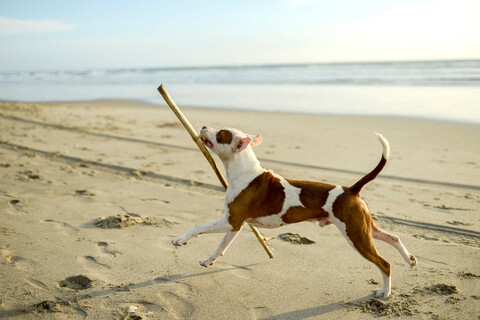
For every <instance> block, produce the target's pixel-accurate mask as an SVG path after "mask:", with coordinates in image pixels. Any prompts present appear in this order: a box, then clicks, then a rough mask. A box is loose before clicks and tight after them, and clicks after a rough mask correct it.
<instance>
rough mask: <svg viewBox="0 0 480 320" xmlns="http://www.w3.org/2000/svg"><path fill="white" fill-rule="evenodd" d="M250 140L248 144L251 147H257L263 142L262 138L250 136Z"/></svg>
mask: <svg viewBox="0 0 480 320" xmlns="http://www.w3.org/2000/svg"><path fill="white" fill-rule="evenodd" d="M250 139H251V140H252V141H251V142H250V145H251V146H252V147H256V146H258V145H259V144H260V143H262V141H263V138H262V136H250Z"/></svg>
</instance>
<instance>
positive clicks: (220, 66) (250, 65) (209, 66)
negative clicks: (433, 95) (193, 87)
mask: <svg viewBox="0 0 480 320" xmlns="http://www.w3.org/2000/svg"><path fill="white" fill-rule="evenodd" d="M461 61H465V62H468V61H472V62H473V61H480V57H478V58H448V59H405V60H390V59H387V60H363V61H362V60H344V61H317V62H286V63H247V64H218V65H214V64H206V65H183V66H182V65H176V66H155V67H81V68H57V69H34V70H32V69H26V70H9V71H7V70H0V72H1V73H20V72H52V71H81V70H107V71H108V70H123V71H128V70H132V71H133V70H135V71H137V70H188V69H192V70H193V69H229V68H261V67H267V68H269V67H270V68H274V67H294V66H308V65H342V64H372V65H373V64H384V63H385V64H388V63H419V62H461Z"/></svg>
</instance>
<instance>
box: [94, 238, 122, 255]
mask: <svg viewBox="0 0 480 320" xmlns="http://www.w3.org/2000/svg"><path fill="white" fill-rule="evenodd" d="M109 246H110V244H109V243H108V242H103V241H101V242H97V247H98V251H99V253H100V254H108V255H111V256H113V257H116V256H117V254H120V253H121V252H119V251H116V250H111V249H110V248H109Z"/></svg>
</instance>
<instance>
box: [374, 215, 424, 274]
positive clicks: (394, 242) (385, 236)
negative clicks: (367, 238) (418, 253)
mask: <svg viewBox="0 0 480 320" xmlns="http://www.w3.org/2000/svg"><path fill="white" fill-rule="evenodd" d="M372 237H373V238H374V239H378V240H382V241H384V242H386V243H388V244H389V245H391V246H392V247H394V248H395V249H397V250H398V252H400V254H401V255H402V257H403V259H405V261H406V262H407V263H408V264H409V265H410V266H412V267H413V266H415V265H416V264H417V259H416V258H415V256H414V255H413V254H411V253H410V252H408V250H407V248H405V246H404V245H403V243H402V241H400V238H399V237H398V236H396V235H394V234H391V233H388V232H386V231H383V230H382V229H380V228H379V227H378V226H377V225H375V223H373V220H372Z"/></svg>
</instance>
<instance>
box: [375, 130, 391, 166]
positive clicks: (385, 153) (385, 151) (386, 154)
mask: <svg viewBox="0 0 480 320" xmlns="http://www.w3.org/2000/svg"><path fill="white" fill-rule="evenodd" d="M374 133H375V135H376V136H377V139H378V141H380V143H381V144H382V146H383V153H382V154H383V157H384V158H385V160H388V157H389V156H390V144H389V143H388V141H387V139H385V137H384V136H382V135H381V134H380V133H377V132H374Z"/></svg>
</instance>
